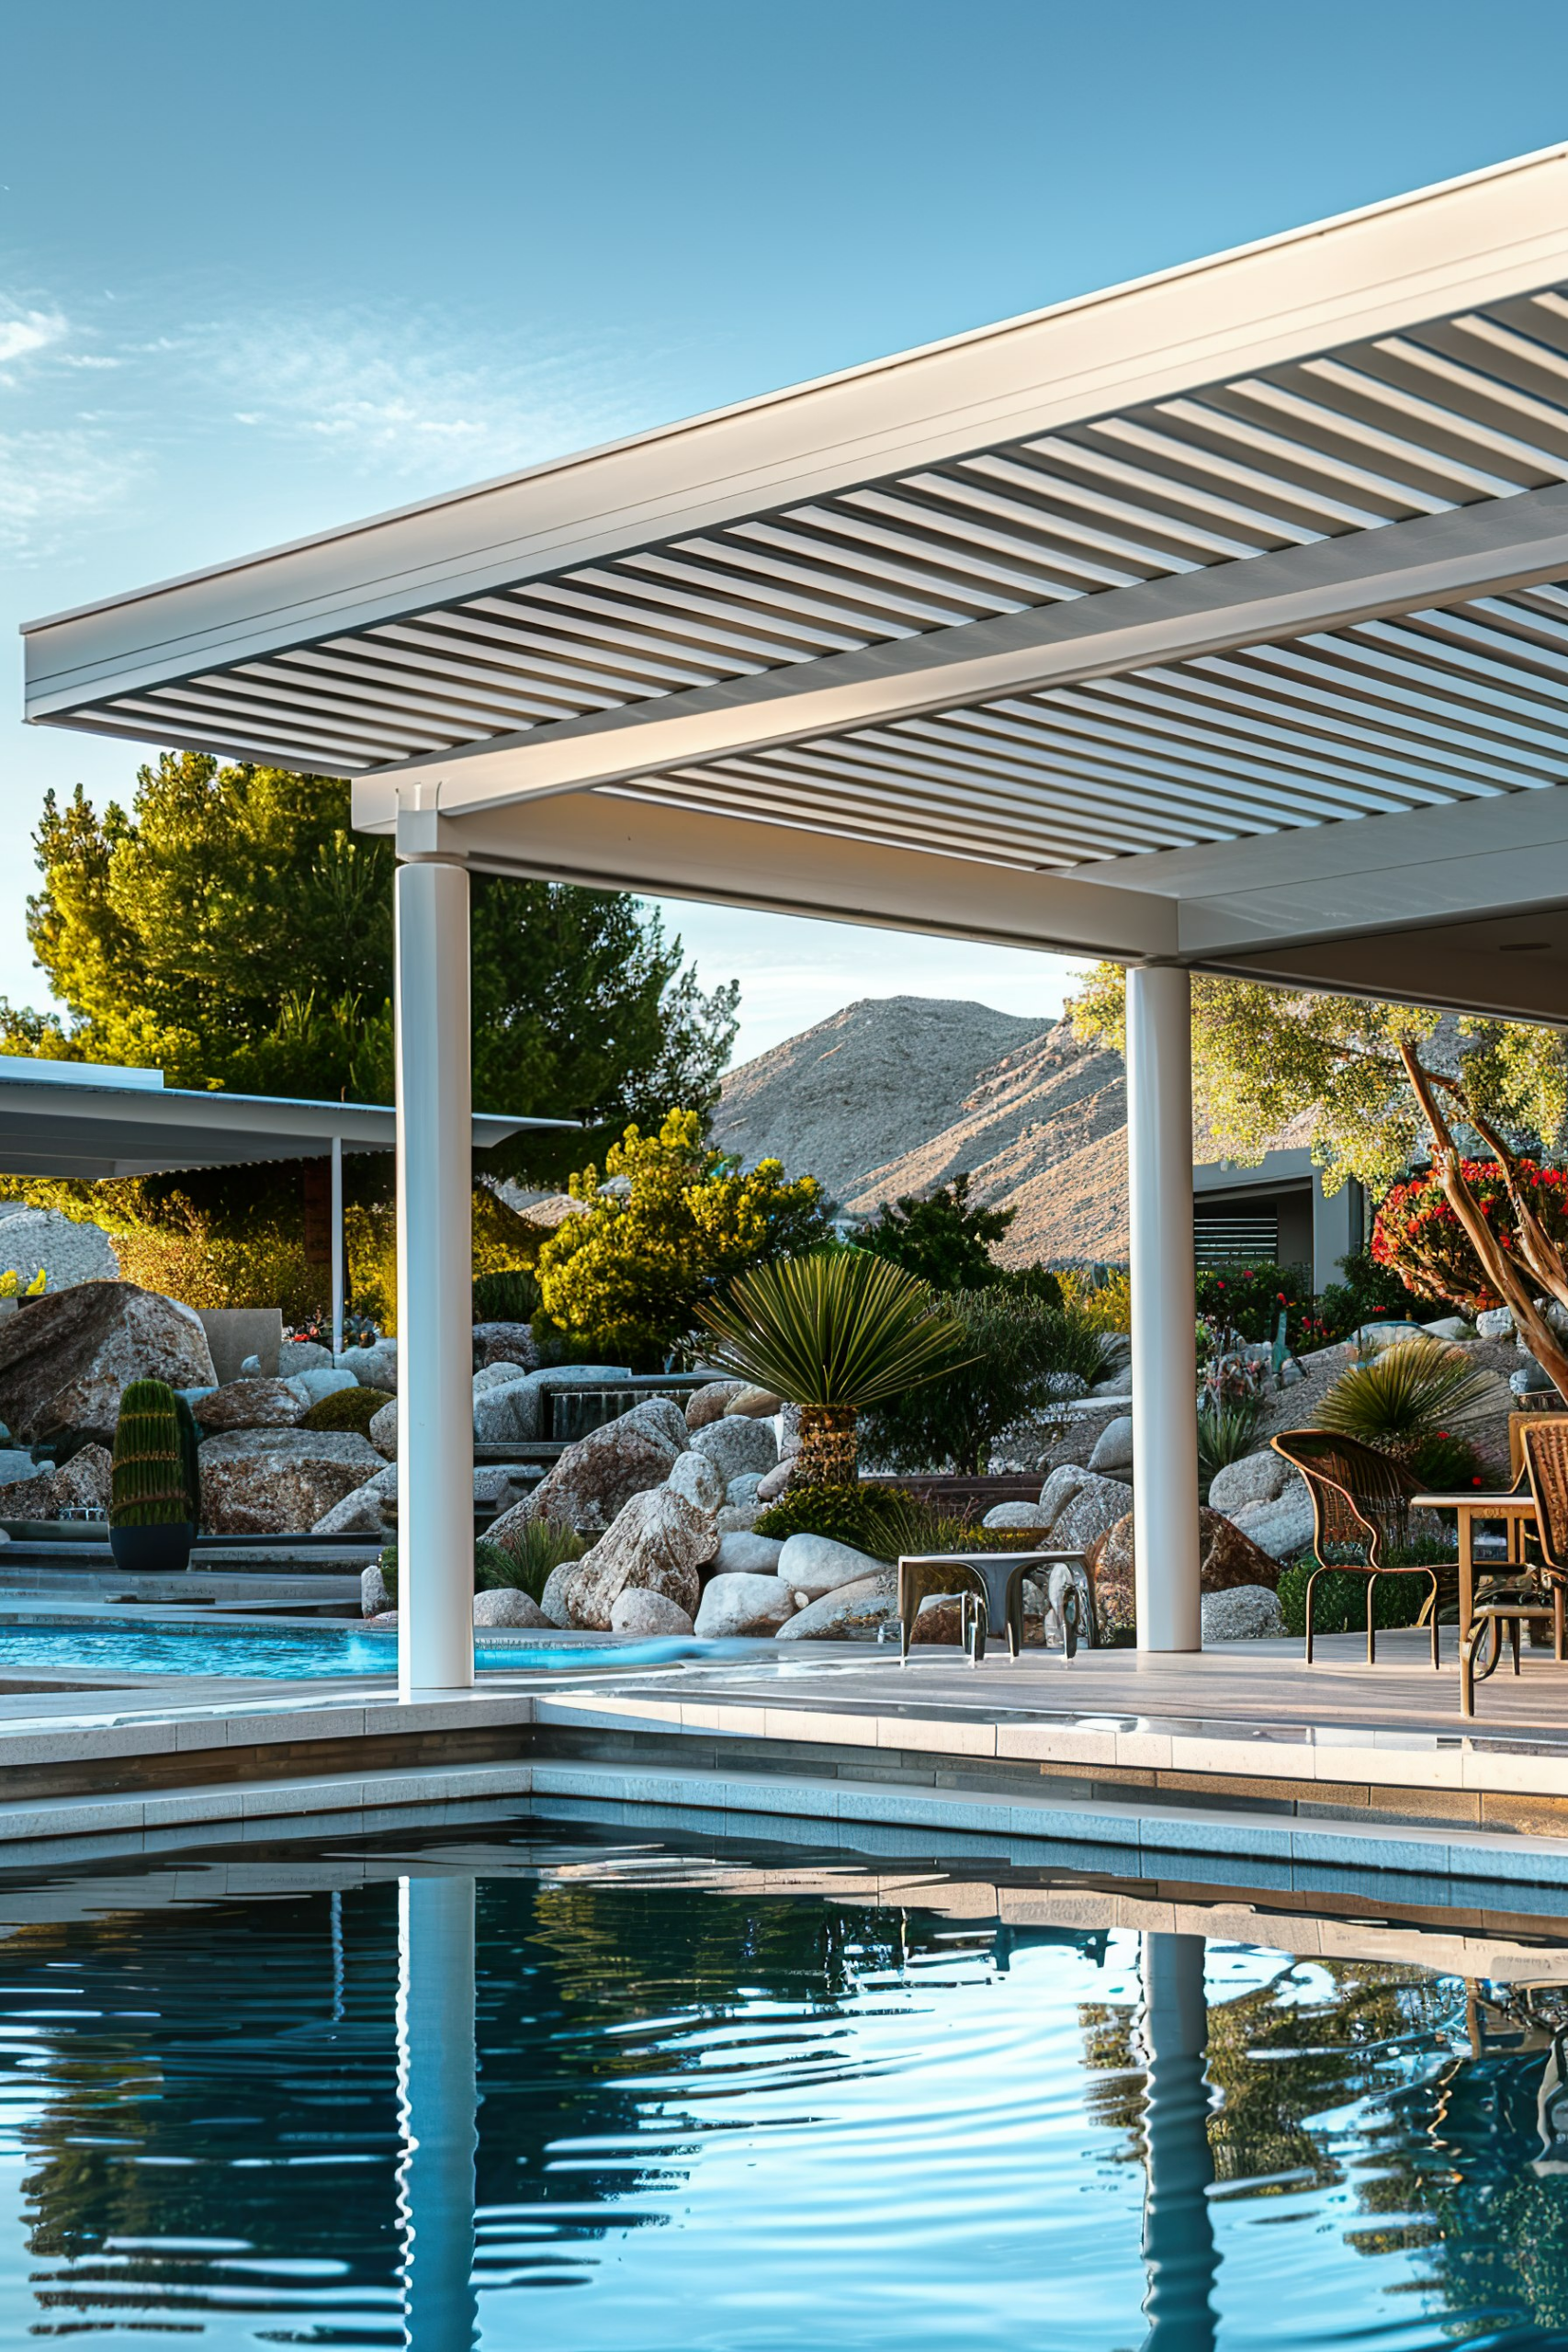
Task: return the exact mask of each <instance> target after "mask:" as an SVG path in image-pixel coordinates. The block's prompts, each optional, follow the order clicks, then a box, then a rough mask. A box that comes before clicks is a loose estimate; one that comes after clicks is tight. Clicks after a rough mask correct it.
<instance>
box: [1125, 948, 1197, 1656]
mask: <svg viewBox="0 0 1568 2352" xmlns="http://www.w3.org/2000/svg"><path fill="white" fill-rule="evenodd" d="M1127 1175H1128V1193H1129V1208H1130V1223H1131V1231H1132V1272H1133V1540H1134V1551H1135V1554H1136V1584H1137V1604H1136V1605H1137V1612H1138V1647H1139V1648H1140V1649H1141V1650H1195V1649H1198V1648H1200V1647H1201V1640H1202V1636H1201V1621H1200V1608H1199V1593H1198V1566H1199V1542H1198V1429H1197V1414H1196V1388H1197V1371H1196V1350H1195V1338H1194V1335H1195V1329H1196V1324H1197V1300H1196V1296H1195V1290H1196V1284H1195V1281H1194V1276H1193V1263H1192V989H1191V982H1190V979H1189V978H1188V975H1187V974H1186V972H1184V971H1182V970H1180V969H1179V967H1176V966H1174V965H1166V964H1146V965H1137V966H1134V967H1133V969H1132V970H1131V971H1129V973H1128V974H1127Z"/></svg>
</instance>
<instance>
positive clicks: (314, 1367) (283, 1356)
mask: <svg viewBox="0 0 1568 2352" xmlns="http://www.w3.org/2000/svg"><path fill="white" fill-rule="evenodd" d="M247 1361H248V1359H247ZM332 1363H333V1351H332V1350H331V1349H330V1348H323V1347H319V1346H318V1345H317V1343H316V1341H315V1340H282V1341H280V1342H279V1345H278V1350H277V1377H278V1378H279V1380H288V1378H289V1377H290V1375H291V1374H294V1373H297V1372H330V1371H331V1370H332ZM256 1371H257V1373H258V1374H259V1373H260V1371H261V1358H260V1357H259V1356H258V1357H257V1358H256Z"/></svg>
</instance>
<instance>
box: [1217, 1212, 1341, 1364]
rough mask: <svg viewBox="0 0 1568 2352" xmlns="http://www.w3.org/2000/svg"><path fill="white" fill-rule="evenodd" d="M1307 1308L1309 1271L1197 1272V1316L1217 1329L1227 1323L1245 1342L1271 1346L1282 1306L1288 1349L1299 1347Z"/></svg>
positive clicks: (1276, 1268) (1293, 1268) (1236, 1268)
mask: <svg viewBox="0 0 1568 2352" xmlns="http://www.w3.org/2000/svg"><path fill="white" fill-rule="evenodd" d="M1200 1230H1201V1227H1200ZM1312 1305H1313V1296H1312V1272H1311V1269H1310V1267H1306V1266H1277V1265H1274V1264H1272V1263H1261V1264H1258V1265H1256V1266H1200V1267H1199V1269H1198V1312H1199V1314H1200V1315H1201V1316H1205V1317H1208V1318H1209V1319H1210V1320H1211V1321H1213V1322H1216V1323H1228V1324H1229V1325H1231V1327H1232V1328H1233V1329H1235V1330H1237V1331H1239V1332H1240V1334H1241V1336H1242V1338H1243V1339H1244V1340H1272V1339H1273V1337H1274V1334H1275V1332H1276V1331H1277V1330H1278V1329H1279V1325H1280V1307H1281V1306H1282V1307H1283V1308H1284V1309H1285V1312H1286V1315H1287V1317H1289V1321H1288V1323H1287V1326H1286V1335H1287V1337H1288V1339H1289V1340H1290V1344H1291V1346H1292V1348H1295V1347H1298V1346H1300V1345H1301V1344H1302V1340H1303V1334H1302V1324H1303V1318H1304V1317H1307V1316H1309V1315H1310V1314H1311V1311H1312Z"/></svg>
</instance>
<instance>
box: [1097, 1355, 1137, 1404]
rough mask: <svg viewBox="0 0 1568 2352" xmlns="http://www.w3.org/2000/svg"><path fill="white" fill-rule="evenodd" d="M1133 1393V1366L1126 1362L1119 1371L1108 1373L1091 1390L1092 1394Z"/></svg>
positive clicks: (1120, 1394) (1114, 1395) (1119, 1394)
mask: <svg viewBox="0 0 1568 2352" xmlns="http://www.w3.org/2000/svg"><path fill="white" fill-rule="evenodd" d="M1132 1393H1133V1367H1132V1365H1131V1364H1130V1363H1124V1364H1123V1365H1122V1368H1121V1370H1120V1371H1119V1372H1111V1373H1107V1374H1106V1375H1105V1378H1104V1379H1103V1380H1097V1381H1096V1382H1095V1384H1094V1386H1093V1387H1092V1388H1091V1389H1090V1390H1089V1395H1090V1396H1091V1397H1130V1396H1131V1395H1132Z"/></svg>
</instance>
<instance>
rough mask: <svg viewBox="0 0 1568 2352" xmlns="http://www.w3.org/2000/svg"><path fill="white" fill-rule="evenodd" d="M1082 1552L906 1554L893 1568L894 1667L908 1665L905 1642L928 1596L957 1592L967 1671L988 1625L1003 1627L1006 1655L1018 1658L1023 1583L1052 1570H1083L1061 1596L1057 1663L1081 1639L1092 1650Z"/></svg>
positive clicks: (982, 1651) (1090, 1597) (981, 1653)
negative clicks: (895, 1599)
mask: <svg viewBox="0 0 1568 2352" xmlns="http://www.w3.org/2000/svg"><path fill="white" fill-rule="evenodd" d="M1088 1565H1089V1564H1088V1562H1087V1560H1086V1559H1085V1557H1084V1555H1083V1554H1082V1553H1081V1552H922V1553H912V1554H907V1555H905V1556H904V1557H903V1558H901V1559H900V1561H899V1563H898V1631H899V1653H898V1662H899V1664H900V1665H901V1666H908V1662H909V1642H910V1637H911V1636H912V1634H913V1633H914V1630H915V1620H916V1618H917V1617H918V1616H919V1613H920V1603H921V1601H922V1600H927V1599H928V1598H929V1597H930V1596H931V1594H933V1593H942V1594H946V1593H952V1592H956V1593H957V1594H958V1596H959V1600H960V1603H961V1609H960V1616H959V1624H960V1629H961V1633H962V1638H963V1642H964V1649H965V1651H966V1652H967V1654H968V1657H969V1663H970V1665H971V1666H978V1665H979V1663H980V1661H981V1659H982V1658H983V1657H985V1655H986V1635H987V1631H988V1629H989V1627H990V1626H991V1625H993V1624H1003V1625H1005V1626H1006V1627H1007V1636H1008V1652H1009V1655H1010V1657H1015V1658H1016V1657H1018V1656H1019V1654H1020V1652H1021V1650H1022V1648H1023V1580H1024V1578H1025V1577H1027V1576H1036V1577H1040V1578H1041V1579H1042V1581H1047V1580H1048V1577H1049V1572H1050V1570H1051V1569H1052V1568H1054V1567H1058V1566H1066V1567H1077V1568H1082V1569H1083V1570H1084V1571H1085V1575H1084V1579H1083V1582H1082V1584H1081V1585H1080V1584H1079V1583H1078V1582H1077V1579H1076V1578H1075V1579H1074V1580H1073V1581H1072V1582H1071V1583H1069V1585H1068V1587H1067V1589H1066V1592H1065V1593H1064V1594H1063V1596H1062V1663H1063V1664H1064V1666H1065V1665H1066V1664H1068V1663H1069V1662H1070V1660H1071V1659H1072V1658H1074V1657H1076V1656H1077V1646H1078V1643H1079V1641H1080V1640H1082V1641H1083V1643H1084V1644H1085V1645H1086V1647H1088V1648H1089V1649H1097V1648H1098V1647H1099V1645H1100V1631H1099V1627H1098V1625H1097V1623H1096V1621H1095V1614H1094V1592H1093V1588H1092V1586H1091V1585H1090V1584H1089V1576H1088Z"/></svg>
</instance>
